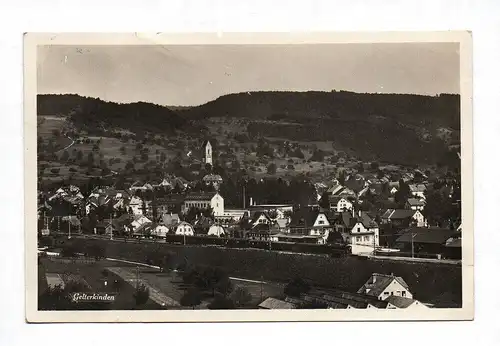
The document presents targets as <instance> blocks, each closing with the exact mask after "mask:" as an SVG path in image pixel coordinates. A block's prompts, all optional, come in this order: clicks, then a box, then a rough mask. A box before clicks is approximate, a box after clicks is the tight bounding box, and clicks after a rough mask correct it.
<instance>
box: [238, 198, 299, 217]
mask: <svg viewBox="0 0 500 346" xmlns="http://www.w3.org/2000/svg"><path fill="white" fill-rule="evenodd" d="M248 210H249V211H250V213H252V212H257V211H262V212H265V213H266V214H267V215H268V216H269V217H270V218H271V219H282V218H286V215H287V214H291V213H292V212H293V205H292V204H256V203H255V201H254V200H253V198H252V197H250V206H249V207H248Z"/></svg>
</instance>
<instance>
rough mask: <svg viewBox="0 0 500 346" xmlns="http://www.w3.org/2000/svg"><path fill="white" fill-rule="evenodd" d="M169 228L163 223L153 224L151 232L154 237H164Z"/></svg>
mask: <svg viewBox="0 0 500 346" xmlns="http://www.w3.org/2000/svg"><path fill="white" fill-rule="evenodd" d="M168 231H169V229H168V227H167V226H165V225H161V224H159V225H155V226H154V227H152V228H151V234H152V235H154V236H156V237H164V236H165V235H166V234H167V233H168Z"/></svg>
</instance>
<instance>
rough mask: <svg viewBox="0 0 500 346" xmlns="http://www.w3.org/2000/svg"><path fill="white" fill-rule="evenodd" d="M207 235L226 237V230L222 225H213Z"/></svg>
mask: <svg viewBox="0 0 500 346" xmlns="http://www.w3.org/2000/svg"><path fill="white" fill-rule="evenodd" d="M207 235H209V236H214V237H224V236H225V235H226V233H225V232H224V228H222V226H220V225H212V226H210V228H209V229H208V233H207Z"/></svg>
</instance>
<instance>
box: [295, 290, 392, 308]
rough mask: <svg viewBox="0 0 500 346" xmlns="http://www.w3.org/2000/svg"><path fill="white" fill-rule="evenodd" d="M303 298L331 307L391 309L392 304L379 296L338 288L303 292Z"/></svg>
mask: <svg viewBox="0 0 500 346" xmlns="http://www.w3.org/2000/svg"><path fill="white" fill-rule="evenodd" d="M301 299H303V300H304V301H306V302H319V303H322V304H324V305H326V306H327V307H328V308H329V309H389V308H391V306H390V304H389V303H388V302H386V301H384V300H379V299H378V298H377V297H374V296H371V295H368V294H363V293H352V292H347V291H341V290H337V289H316V288H313V289H311V290H310V291H309V292H307V293H305V294H302V295H301Z"/></svg>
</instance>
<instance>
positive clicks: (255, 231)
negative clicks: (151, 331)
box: [38, 140, 462, 309]
mask: <svg viewBox="0 0 500 346" xmlns="http://www.w3.org/2000/svg"><path fill="white" fill-rule="evenodd" d="M190 154H192V153H191V152H190ZM200 155H201V157H202V162H203V164H204V165H205V170H206V172H207V173H206V174H205V175H204V176H203V178H202V179H201V180H196V181H188V180H186V179H185V178H182V177H179V176H176V175H175V174H171V173H169V174H165V175H164V177H161V178H159V179H158V180H156V181H142V182H135V183H132V184H130V186H128V187H123V186H121V187H120V188H117V187H116V186H112V185H111V186H110V185H105V184H102V183H99V182H98V183H95V184H93V185H85V186H76V185H73V184H70V185H66V186H64V185H63V186H60V187H59V188H57V189H56V190H55V191H52V192H49V193H47V192H43V191H40V192H39V196H38V226H39V230H38V232H39V248H40V249H41V251H42V252H44V251H45V252H46V251H49V252H50V251H51V246H50V245H53V244H54V240H53V239H61V237H62V238H63V239H67V241H74V240H81V241H83V242H88V241H89V240H92V239H93V240H98V241H105V242H108V245H106V246H109V242H112V243H114V244H115V245H116V246H115V249H116V252H115V254H119V255H120V257H122V258H127V257H126V256H127V255H126V253H127V251H128V250H126V244H127V243H136V244H139V245H140V244H143V245H140V246H145V245H146V244H155V245H158V244H162V243H163V244H174V245H175V244H176V246H184V247H186V246H189V247H192V246H194V247H206V246H217V247H222V248H231V249H245V248H253V249H259V250H262V251H272V252H282V253H295V256H299V258H300V256H302V255H304V254H316V255H327V256H332V257H333V258H338V257H345V256H354V257H359V258H370V259H373V260H379V261H396V262H402V263H405V262H407V263H412V262H413V263H423V264H426V263H427V264H430V265H433V264H435V265H438V264H443V265H447V264H460V261H461V256H462V254H461V222H460V184H459V182H458V181H457V180H456V179H457V178H456V176H454V175H450V174H447V175H444V176H436V175H435V176H434V177H433V178H432V181H431V178H430V177H429V176H428V175H429V174H430V173H431V172H422V171H421V170H418V169H413V170H406V171H404V172H403V173H401V172H399V179H391V176H390V175H389V176H388V175H386V174H383V173H381V172H382V171H381V170H380V169H378V171H377V173H376V174H370V173H368V174H366V173H365V174H363V173H364V172H363V170H362V169H361V168H362V167H363V166H362V165H359V164H358V165H357V167H358V169H357V170H352V171H347V170H346V171H343V172H342V174H341V175H340V176H339V177H338V179H333V180H332V181H324V182H318V181H315V182H312V181H308V180H303V181H300V180H299V181H298V180H297V179H296V180H295V181H292V182H287V181H284V180H282V179H278V180H276V179H261V180H260V181H258V182H255V181H243V183H242V184H241V185H238V186H234V188H233V191H231V190H230V189H228V188H227V186H225V184H224V183H225V182H224V178H223V177H222V175H221V174H218V172H217V170H213V169H212V165H213V164H214V158H213V155H214V148H213V147H212V144H211V142H210V141H209V140H206V141H204V142H203V145H202V148H201V150H200ZM374 166H375V165H373V164H369V167H368V169H367V171H368V172H370V168H371V171H374V170H376V169H377V168H378V167H374ZM426 173H427V174H426ZM233 185H234V184H233ZM273 190H276V191H274V192H273ZM270 191H271V192H270ZM277 191H279V192H277ZM231 193H232V194H233V196H230V195H231ZM277 193H278V194H279V193H281V197H280V196H278V198H279V199H278V200H273V199H272V198H273V197H271V198H270V197H269V195H271V196H273V194H274V195H275V196H276V195H277ZM287 193H289V195H290V196H292V197H291V199H292V200H290V203H284V201H285V199H283V198H282V196H283V195H285V194H287ZM235 199H236V200H238V199H241V202H240V203H234V200H235ZM227 200H233V203H230V205H228V204H229V203H227ZM262 200H264V201H263V202H262ZM238 204H239V205H238ZM48 239H52V240H51V241H50V240H48ZM63 242H64V240H63ZM47 244H49V246H48V247H47V246H46V245H47ZM44 245H45V247H44ZM121 248H122V249H123V250H120V249H121ZM44 249H45V250H44ZM64 251H66V252H68V251H69V250H67V249H66V250H64V246H63V250H62V252H61V253H54V254H55V255H57V256H59V255H61V256H63V255H64V254H63V253H64ZM78 251H83V250H74V251H70V252H71V254H72V256H74V255H75V254H76V253H77V252H78ZM102 251H103V252H109V251H108V250H106V249H103V250H102ZM144 251H146V252H147V251H148V250H146V248H145V250H144ZM84 252H91V251H87V250H86V251H84ZM123 254H125V256H123ZM66 255H67V254H66ZM148 256H149V257H148ZM158 256H159V257H161V259H160V260H158V261H159V262H158V263H163V262H162V261H164V259H163V257H162V256H163V255H158V254H150V255H147V254H146V257H147V258H148V262H149V263H152V262H151V261H152V260H151V258H155V257H158ZM153 262H154V260H153ZM45 263H48V267H49V268H50V267H51V262H45ZM155 263H156V262H155ZM158 263H157V264H158ZM144 265H148V264H144ZM159 268H161V266H160V267H159ZM176 268H177V267H176ZM104 270H111V271H113V272H115V274H116V275H117V277H118V278H122V279H123V278H125V277H129V276H132V277H133V274H131V272H130V270H128V269H127V268H113V267H111V268H109V267H105V269H104ZM175 270H177V269H175ZM182 270H187V269H186V268H182ZM190 270H191V271H192V272H193V273H195V274H192V275H201V276H203V275H204V274H200V273H205V272H206V271H207V270H208V271H212V270H215V269H211V267H209V268H208V269H207V268H205V269H193V268H191V269H190ZM398 274H399V273H396V274H394V273H390V274H389V273H377V272H372V273H371V277H370V278H368V281H367V282H366V283H365V284H364V285H363V286H362V287H360V288H359V289H357V290H352V289H351V290H345V289H339V288H338V287H333V288H332V287H324V286H323V287H320V286H317V285H314V283H312V284H311V283H309V282H307V281H304V280H303V279H302V278H300V277H298V278H294V279H290V280H288V281H289V282H288V284H286V285H285V286H282V285H283V284H281V285H278V286H273V285H271V286H270V287H271V288H270V290H269V291H266V290H264V291H263V289H262V287H261V288H260V299H259V297H258V296H259V294H256V296H257V298H256V297H255V295H254V296H252V295H251V294H249V293H248V292H246V293H241V292H239V291H238V292H239V293H238V294H239V295H243V296H245V295H246V296H252V297H253V298H252V299H250V298H248V297H247V298H248V300H249V301H250V300H252V301H253V303H252V304H253V305H252V304H251V305H248V304H247V305H245V306H246V307H247V308H248V307H249V306H250V307H252V308H260V309H287V308H335V309H338V308H341V309H350V308H382V309H395V308H409V307H411V308H428V307H433V306H434V305H435V304H434V303H432V302H430V301H429V299H427V301H425V302H424V301H420V300H418V299H416V298H414V297H413V294H412V289H411V288H410V287H409V285H408V284H407V283H406V281H405V278H403V277H402V276H399V275H398ZM47 275H48V276H47V278H48V277H51V278H52V279H53V278H54V277H55V278H56V279H55V281H54V280H52V286H54V287H55V286H57V285H63V286H64V284H65V282H64V280H62V279H60V274H57V273H48V274H47ZM168 275H174V276H175V275H179V274H175V273H174V272H171V273H170V274H168ZM183 275H184V279H183V280H184V282H185V281H186V279H185V276H186V275H187V276H189V275H191V274H183ZM207 275H209V274H207ZM219 275H220V274H219ZM273 275H274V274H273ZM278 276H279V275H278ZM151 279H152V280H157V274H155V275H154V276H151ZM47 280H48V279H47ZM137 280H139V279H138V278H137ZM170 280H174V279H170ZM200 280H201V281H206V280H203V279H200ZM207 280H208V279H207ZM227 280H228V281H231V282H233V281H234V280H240V279H237V278H232V279H229V277H227ZM241 280H243V281H235V282H239V283H240V284H241V282H243V283H245V284H246V285H254V286H255V285H257V286H258V285H259V282H261V284H260V285H262V282H263V281H261V280H257V281H252V280H250V281H248V280H247V279H241ZM365 280H366V279H365ZM48 281H50V280H48ZM174 281H175V280H174ZM174 281H168V282H166V283H163V284H161V285H160V286H162V285H167V287H170V289H172V290H173V291H174V294H173V295H174V296H175V295H176V294H178V295H179V296H178V299H177V300H173V299H172V298H171V297H170V296H166V295H162V293H158V292H159V291H158V290H159V287H160V286H158V285H157V286H151V285H150V286H148V287H146V288H145V289H146V290H147V291H148V292H157V294H156V293H155V294H156V295H153V296H152V298H154V297H156V298H155V299H156V304H157V305H158V306H162V307H165V306H169V307H172V306H177V307H178V306H180V305H182V304H181V303H180V301H181V298H182V299H184V303H185V304H184V305H186V304H187V305H189V304H194V305H196V306H199V307H200V308H203V306H204V307H205V308H207V307H208V308H212V307H213V308H224V306H226V305H227V304H229V306H231V307H234V306H236V305H237V304H236V303H234V302H233V301H231V302H230V303H228V300H227V298H220V299H222V301H221V300H220V299H219V300H217V299H216V300H215V301H205V303H203V300H200V299H198V298H196V297H195V298H193V296H192V294H191V295H190V294H189V293H185V294H184V295H181V294H180V293H179V290H180V288H179V289H177V290H175V289H174V288H172V287H176V286H175V284H172V282H174ZM143 282H148V281H147V280H144V281H143ZM252 282H253V283H252ZM185 283H186V282H185ZM49 286H50V284H49ZM419 286H420V284H419ZM162 287H165V286H162ZM276 287H278V288H276ZM418 289H419V290H420V289H421V287H419V288H418ZM254 290H256V291H258V289H255V288H254ZM240 291H241V290H240ZM175 292H177V293H175ZM188 292H190V291H188ZM263 292H264V293H266V294H263ZM149 294H151V293H148V295H149ZM158 294H159V296H158ZM171 295H172V294H171ZM186 296H187V298H186ZM158 297H160V298H158ZM162 297H163V298H162ZM189 297H191V298H193V299H194V303H193V301H191V302H189V299H188V298H189ZM186 299H188V303H186ZM224 299H226V300H224ZM235 299H236V300H237V299H239V298H235ZM172 302H173V303H172ZM195 303H196V304H195ZM151 304H154V303H151ZM203 304H204V305H203ZM225 304H226V305H225ZM235 304H236V305H235ZM219 305H220V306H219ZM438 305H439V304H438ZM214 306H215V307H214ZM217 306H219V307H217Z"/></svg>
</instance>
